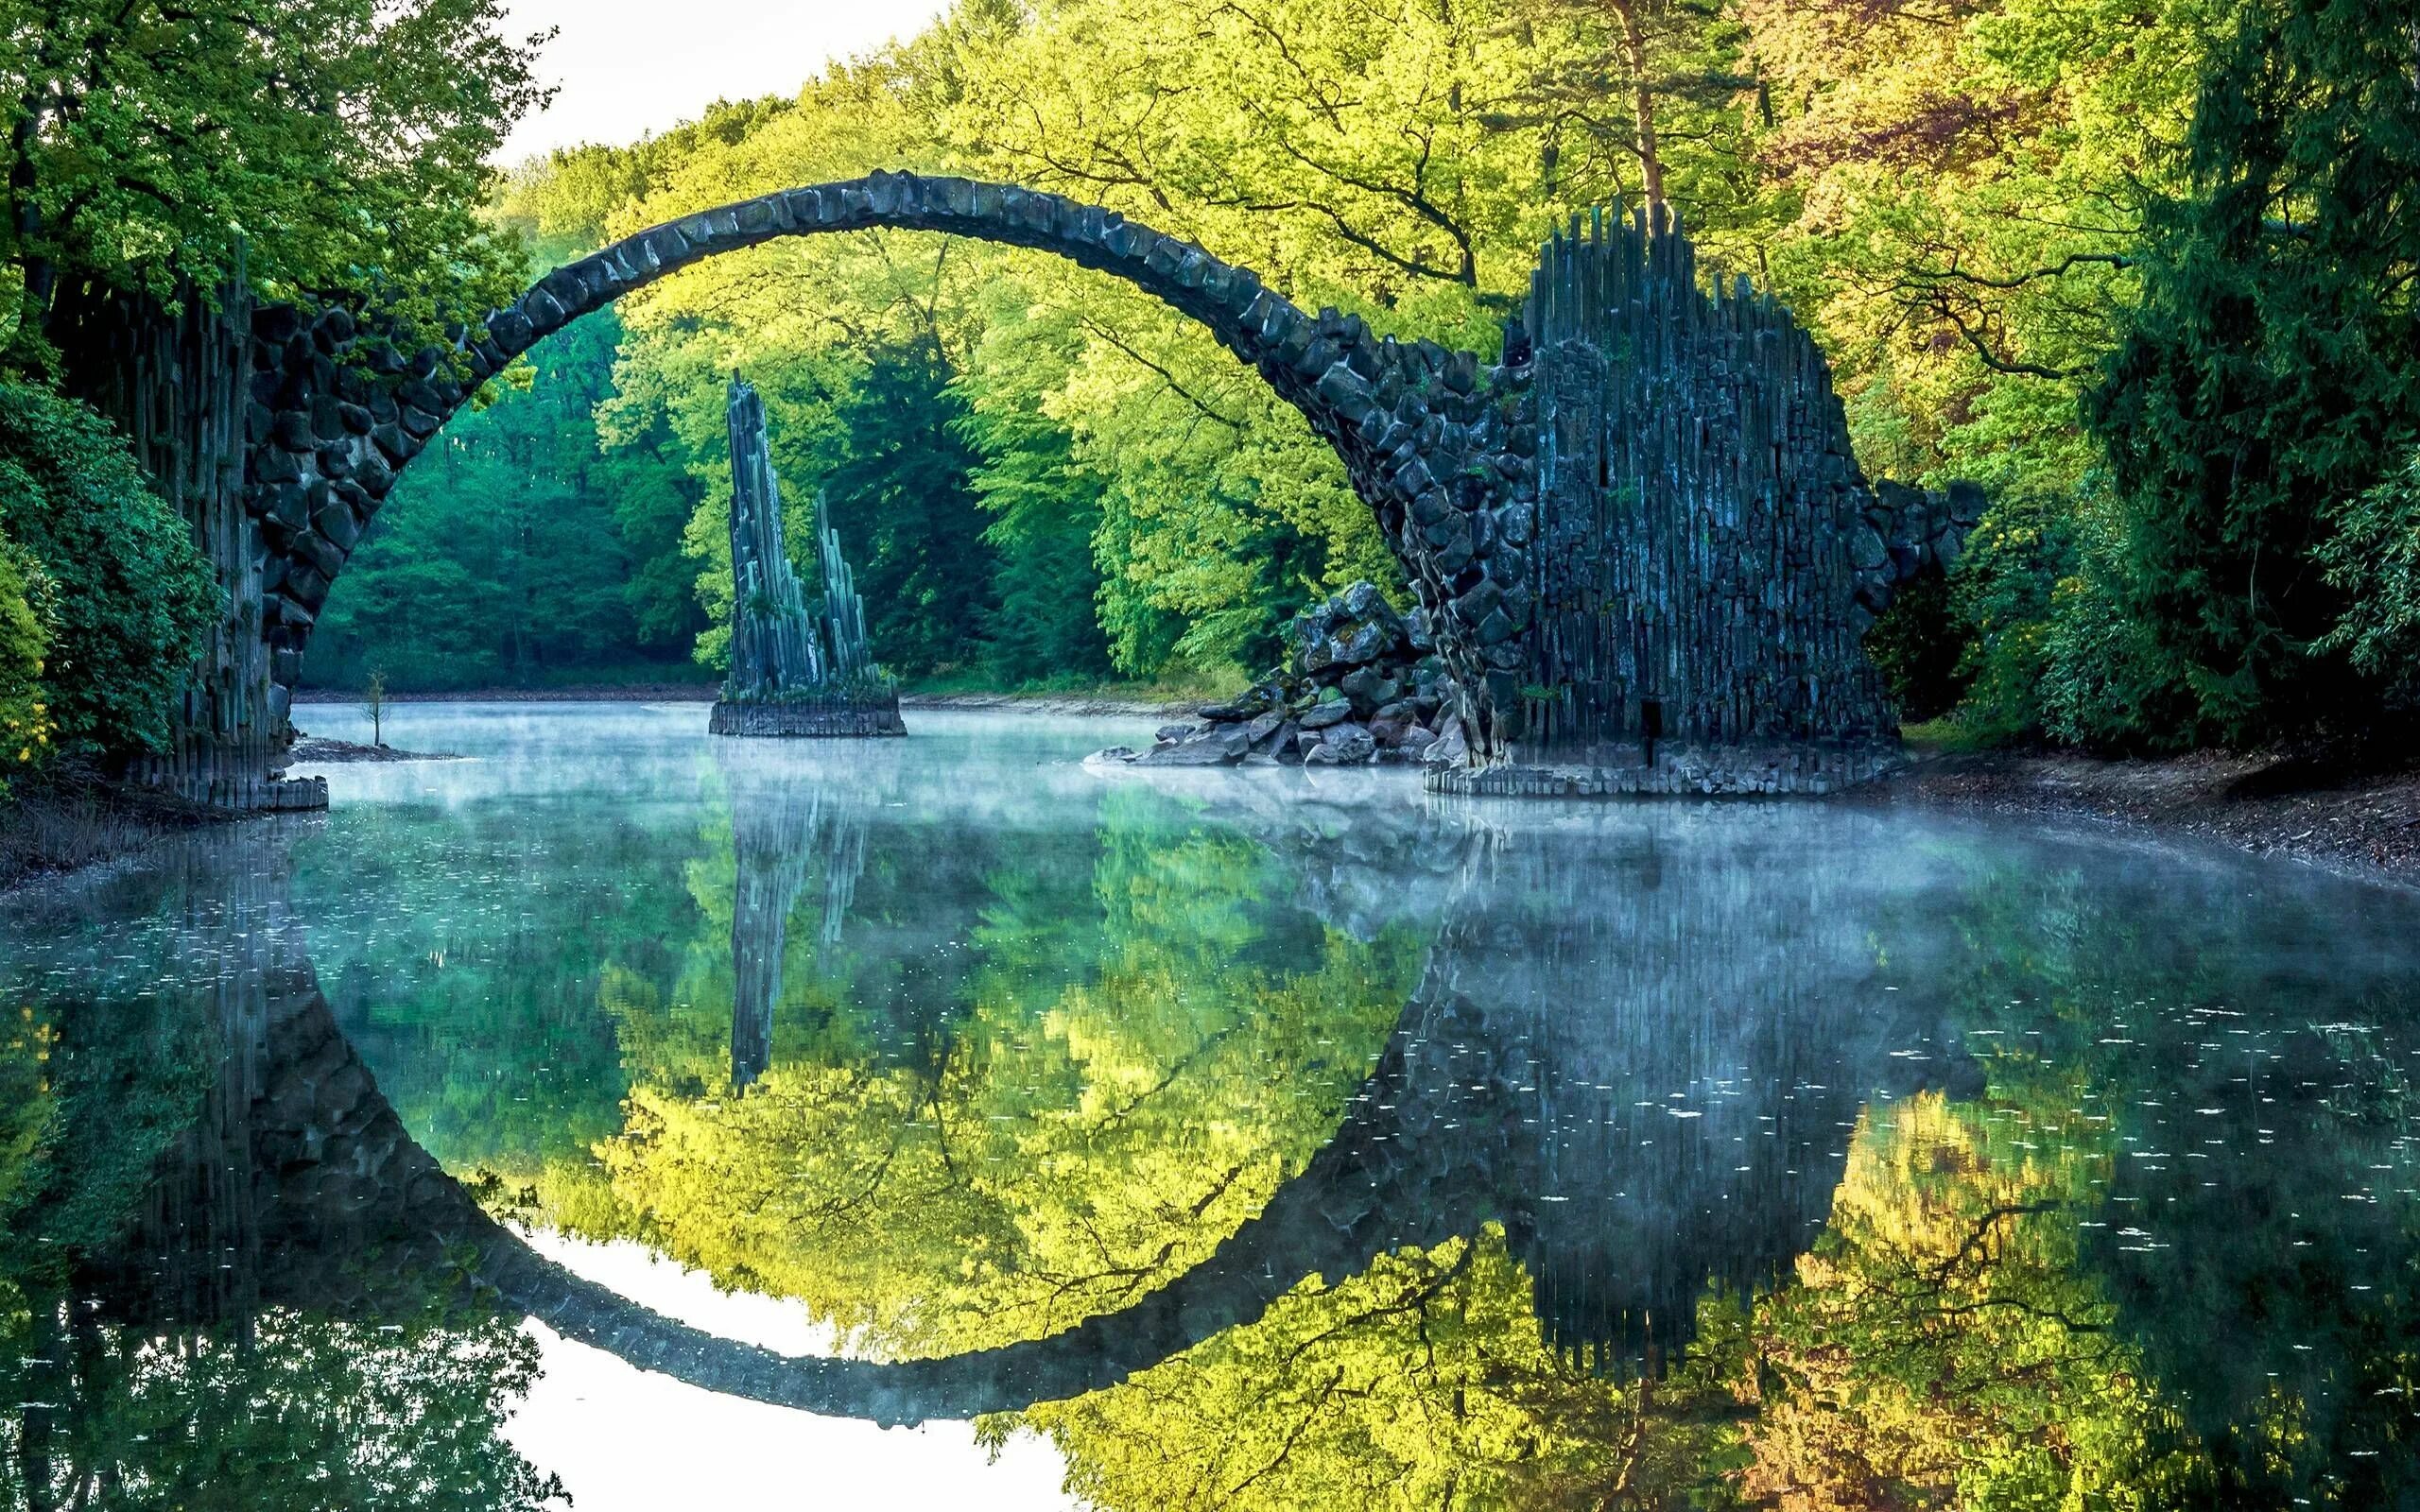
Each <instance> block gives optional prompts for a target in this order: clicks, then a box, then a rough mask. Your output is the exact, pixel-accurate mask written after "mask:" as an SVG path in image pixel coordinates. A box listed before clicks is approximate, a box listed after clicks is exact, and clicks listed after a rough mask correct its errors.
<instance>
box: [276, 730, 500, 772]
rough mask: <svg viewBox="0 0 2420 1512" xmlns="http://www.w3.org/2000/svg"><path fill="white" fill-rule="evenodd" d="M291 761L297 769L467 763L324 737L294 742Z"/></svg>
mask: <svg viewBox="0 0 2420 1512" xmlns="http://www.w3.org/2000/svg"><path fill="white" fill-rule="evenodd" d="M289 754H290V759H291V760H292V761H293V762H294V764H295V765H298V766H301V765H306V764H309V765H328V764H330V763H336V762H461V761H468V760H470V758H469V757H467V756H458V755H456V754H455V753H454V752H452V751H450V750H397V749H396V748H395V747H392V746H386V745H379V746H364V745H360V744H358V743H356V742H354V741H350V740H331V739H329V738H328V737H326V736H324V735H304V736H303V737H302V738H301V739H300V740H297V741H296V742H295V743H294V749H293V750H292V752H290V753H289Z"/></svg>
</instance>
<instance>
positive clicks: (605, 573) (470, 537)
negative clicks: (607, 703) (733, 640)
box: [305, 311, 700, 690]
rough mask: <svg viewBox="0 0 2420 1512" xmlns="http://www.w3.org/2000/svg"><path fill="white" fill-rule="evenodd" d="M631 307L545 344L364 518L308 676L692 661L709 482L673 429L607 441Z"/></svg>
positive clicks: (464, 677)
mask: <svg viewBox="0 0 2420 1512" xmlns="http://www.w3.org/2000/svg"><path fill="white" fill-rule="evenodd" d="M619 332H620V325H619V322H618V321H617V320H616V319H615V318H614V315H613V313H612V312H610V311H608V312H605V313H602V314H599V315H596V316H593V317H590V318H588V319H585V320H582V321H580V322H579V323H578V324H576V325H574V326H572V327H571V328H569V329H568V330H565V331H562V332H561V333H558V334H557V335H553V336H551V337H549V338H548V339H547V340H546V341H544V342H543V343H541V344H540V345H539V347H538V348H537V349H536V350H535V351H534V352H532V353H531V369H530V382H529V384H528V387H527V388H522V387H511V386H504V387H502V391H501V392H500V393H499V394H498V395H497V397H496V398H495V400H494V402H493V404H489V405H488V406H487V407H486V408H484V409H481V410H479V411H477V412H475V413H473V414H468V415H463V416H460V417H458V418H457V419H456V420H455V421H454V422H453V423H452V424H450V425H448V426H447V427H446V428H445V430H444V431H443V432H442V433H441V436H440V438H439V439H438V441H437V442H436V444H435V445H434V446H432V447H431V449H430V451H429V452H428V453H427V454H425V455H423V456H422V457H421V458H420V460H419V461H418V462H417V463H416V464H415V465H414V466H413V468H412V469H411V470H410V471H409V472H406V473H405V474H404V476H403V479H402V481H401V482H400V483H399V484H398V486H397V488H396V490H395V492H394V494H393V496H392V497H390V498H389V500H388V502H387V506H386V507H385V508H384V509H383V510H381V511H380V512H379V514H378V516H377V518H376V519H375V520H374V521H373V522H372V525H371V527H370V529H369V530H368V531H367V532H365V536H364V541H363V543H362V545H361V547H360V548H359V550H358V551H357V552H356V553H355V555H354V558H353V560H352V561H351V562H350V563H348V564H347V566H346V570H345V576H344V579H343V581H342V582H341V583H340V584H339V585H338V586H337V591H336V592H335V593H333V594H332V595H331V596H330V598H329V602H328V606H327V610H326V611H325V613H324V614H323V615H322V617H321V620H320V627H319V628H318V630H317V632H316V633H315V634H314V635H313V637H312V642H311V651H310V659H309V661H308V662H307V663H306V666H305V672H306V675H307V676H308V677H309V678H310V679H312V680H313V681H315V682H319V683H321V684H323V685H324V684H333V685H354V686H357V685H358V684H359V683H360V681H361V679H362V678H363V677H364V676H365V674H366V670H367V667H368V665H369V663H370V662H372V661H377V662H384V663H385V664H386V666H387V668H388V671H389V675H390V676H391V677H392V678H393V679H394V682H395V685H396V686H397V687H399V688H405V689H412V690H431V689H449V688H463V687H475V686H480V685H493V684H516V685H523V686H527V685H531V684H536V683H542V682H545V681H548V680H562V679H569V678H574V677H579V676H583V675H585V676H593V677H599V678H614V677H625V678H627V677H633V676H635V677H655V678H667V677H679V676H681V675H683V671H684V669H685V666H686V659H687V652H688V649H689V642H690V638H691V637H692V636H693V635H694V634H695V633H696V631H697V629H698V628H699V626H700V613H699V610H698V609H697V606H696V603H695V598H694V594H693V593H692V579H693V578H694V576H695V571H694V568H693V567H691V566H690V565H689V564H688V563H687V561H686V559H685V558H684V557H683V551H682V530H683V527H684V526H685V525H686V524H687V522H688V517H689V514H690V511H691V510H692V508H693V507H695V498H696V489H695V487H694V486H693V485H692V484H691V482H690V480H689V478H688V475H687V473H686V472H685V471H684V469H683V454H682V453H681V451H680V450H679V448H678V447H677V446H675V445H673V444H672V442H671V439H670V438H669V435H668V434H667V433H665V432H663V431H662V430H661V429H660V428H658V429H657V430H655V431H652V432H650V433H648V434H647V435H642V436H634V437H632V438H630V440H629V441H628V442H627V443H626V444H624V445H623V446H620V447H618V448H616V449H614V451H612V452H611V453H607V452H604V451H602V450H600V442H599V439H598V434H597V426H596V406H597V405H598V404H600V403H602V402H603V401H605V400H606V399H608V398H609V397H611V396H612V394H613V392H614V382H613V360H614V343H615V339H616V337H617V336H618V335H619Z"/></svg>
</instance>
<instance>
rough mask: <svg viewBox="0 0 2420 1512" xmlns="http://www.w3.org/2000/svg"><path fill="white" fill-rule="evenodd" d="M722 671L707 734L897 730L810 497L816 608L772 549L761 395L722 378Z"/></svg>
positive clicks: (900, 728)
mask: <svg viewBox="0 0 2420 1512" xmlns="http://www.w3.org/2000/svg"><path fill="white" fill-rule="evenodd" d="M731 485H732V490H731V577H732V602H731V673H730V676H729V677H727V678H725V679H723V685H722V697H721V698H720V699H719V700H718V701H717V703H716V704H715V708H714V714H713V717H712V719H711V720H710V722H709V723H708V725H707V728H708V729H709V730H712V731H713V732H714V733H715V734H717V735H904V734H906V733H907V732H908V730H907V727H906V726H905V725H904V724H902V723H901V722H900V719H899V690H898V689H897V688H896V687H894V686H893V685H892V684H891V682H890V679H889V678H887V677H885V676H883V674H882V673H881V672H880V671H879V670H878V669H877V668H876V667H875V666H874V664H873V656H872V654H871V653H870V652H869V651H868V650H867V647H866V616H865V605H864V604H863V602H862V601H860V600H859V598H858V597H857V593H856V586H855V581H854V579H853V578H852V577H851V576H850V573H849V564H848V563H847V562H845V561H843V560H841V559H840V541H839V538H838V536H837V535H836V534H835V533H834V532H833V530H832V527H831V524H830V523H829V522H828V521H826V520H824V519H823V518H822V515H823V510H822V508H821V501H820V500H819V501H818V506H819V507H818V508H817V510H816V514H817V517H818V518H817V530H816V544H817V546H818V547H819V548H820V549H819V551H818V553H817V555H818V556H819V557H820V558H821V561H822V568H823V612H822V613H821V615H816V614H810V613H809V612H808V610H807V607H806V593H805V591H804V589H803V588H802V587H801V586H800V585H799V580H798V575H797V574H796V573H795V572H793V571H791V570H790V561H789V557H788V555H787V553H786V552H785V551H784V550H783V548H782V490H781V485H780V483H778V482H777V481H776V480H775V479H774V477H773V463H772V458H771V456H770V455H769V453H768V451H767V448H766V442H765V402H764V401H763V400H762V399H761V398H759V397H758V396H757V393H756V389H755V386H754V385H752V384H750V383H748V382H747V381H746V380H744V379H739V378H734V379H733V380H732V381H731Z"/></svg>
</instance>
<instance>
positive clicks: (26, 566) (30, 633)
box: [0, 541, 52, 798]
mask: <svg viewBox="0 0 2420 1512" xmlns="http://www.w3.org/2000/svg"><path fill="white" fill-rule="evenodd" d="M47 587H48V583H47V580H46V579H45V578H44V577H43V573H42V569H41V568H40V567H39V566H37V565H35V563H34V561H33V559H32V558H29V557H27V556H26V554H25V553H24V552H22V551H20V550H18V549H17V548H16V547H14V546H12V545H10V544H9V542H7V541H0V798H5V797H7V796H8V793H9V779H10V778H11V777H15V776H20V775H23V774H24V773H26V771H28V770H31V769H33V768H35V767H37V766H39V765H41V764H42V762H43V758H44V757H46V756H47V755H48V754H49V752H50V737H51V728H52V721H51V717H50V701H49V695H48V694H47V693H46V692H45V691H44V690H43V683H42V673H43V655H44V653H46V652H47V651H48V650H49V648H50V637H49V636H48V635H47V634H46V633H44V631H43V615H42V612H41V608H42V606H43V604H44V602H45V600H46V599H47V597H48V595H47V593H46V592H45V590H46V589H47Z"/></svg>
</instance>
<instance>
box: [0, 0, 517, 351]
mask: <svg viewBox="0 0 2420 1512" xmlns="http://www.w3.org/2000/svg"><path fill="white" fill-rule="evenodd" d="M504 13H505V12H504V7H503V6H502V5H501V4H500V3H499V0H399V3H393V4H386V3H380V0H268V3H267V4H265V5H264V4H252V3H236V0H199V3H194V4H179V5H173V6H172V5H166V4H162V3H160V0H131V3H127V0H107V3H103V0H26V4H24V5H22V6H20V7H18V8H16V9H14V10H13V11H12V13H11V18H10V21H9V25H7V26H4V27H0V112H5V116H6V129H7V132H8V164H7V168H8V190H7V193H8V215H7V216H6V219H5V221H0V265H5V266H7V267H8V268H9V270H10V271H11V273H12V274H13V277H11V278H10V279H9V281H8V282H9V283H10V284H11V285H13V289H12V292H13V293H14V294H15V296H16V308H15V310H14V312H13V315H14V320H13V325H14V329H15V333H16V337H17V340H18V342H19V344H20V347H21V348H24V347H26V345H27V344H28V343H34V344H38V341H37V338H48V340H49V341H50V343H51V344H53V345H55V346H58V347H61V348H62V349H64V348H69V347H72V346H73V345H74V333H73V330H72V329H71V328H72V326H73V324H74V322H75V321H76V320H77V318H78V317H79V315H80V314H81V313H82V312H81V309H80V308H79V305H80V304H81V303H82V301H85V300H87V299H89V298H91V297H92V296H94V295H95V294H106V293H107V292H108V291H112V290H113V291H118V292H124V293H145V294H148V295H150V296H153V297H155V298H158V299H161V300H170V301H173V300H176V299H180V298H182V297H184V295H185V293H186V292H187V291H189V290H192V289H202V290H209V289H214V288H216V286H217V285H218V284H219V283H221V281H223V280H224V279H226V278H227V277H229V276H230V275H232V274H233V273H235V272H236V271H237V270H239V269H240V270H241V271H243V272H244V274H245V275H246V276H247V277H248V278H249V279H250V280H251V282H252V283H253V284H254V286H255V287H257V288H260V289H261V290H263V291H264V292H267V293H269V294H271V295H290V294H296V293H310V294H322V293H330V292H336V291H338V290H352V291H356V292H361V293H370V292H376V293H378V294H379V295H380V296H381V297H382V298H386V299H389V300H392V301H396V303H395V306H394V307H395V309H396V311H397V313H398V314H399V315H402V316H405V317H406V318H412V317H417V318H420V319H421V320H422V321H423V323H424V324H426V325H429V326H432V327H433V325H434V324H435V322H436V321H437V320H439V319H440V318H445V317H457V318H458V317H460V316H464V315H474V314H476V313H479V312H480V311H482V310H484V309H486V308H489V307H492V306H493V305H494V304H498V303H501V302H503V301H505V300H507V299H510V297H511V295H512V294H513V293H515V292H517V289H516V288H515V285H516V284H517V283H518V276H517V275H518V273H519V271H520V266H519V264H520V259H519V249H518V247H517V245H516V244H514V243H513V242H511V241H510V240H509V239H506V238H501V237H499V236H497V235H496V234H494V233H493V232H492V231H491V230H490V228H489V227H488V226H487V225H486V224H485V223H483V222H482V221H481V220H480V218H479V216H478V209H479V206H480V205H481V204H482V203H483V202H484V201H485V198H486V189H487V186H488V183H489V180H490V175H491V170H490V169H489V168H488V167H487V166H486V164H485V160H486V158H487V157H488V156H489V155H490V154H491V153H493V151H494V149H495V147H496V146H497V144H498V143H500V142H501V141H502V140H503V137H504V133H505V132H506V131H507V130H508V129H510V126H511V124H512V123H513V122H514V121H515V120H517V119H518V118H519V117H520V116H521V115H522V114H523V113H524V112H527V111H528V110H530V109H532V108H534V107H536V106H538V105H540V104H542V103H543V102H544V99H545V98H546V94H547V92H546V91H544V90H543V89H542V88H540V87H539V85H538V84H537V83H536V82H535V80H534V79H533V77H532V76H531V73H530V69H531V66H532V64H533V62H534V51H533V47H534V44H535V43H537V42H539V41H543V40H544V39H543V38H533V39H530V40H529V42H527V43H512V42H509V41H507V40H505V38H504V37H503V36H502V35H501V34H500V28H501V26H502V23H503V18H504Z"/></svg>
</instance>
